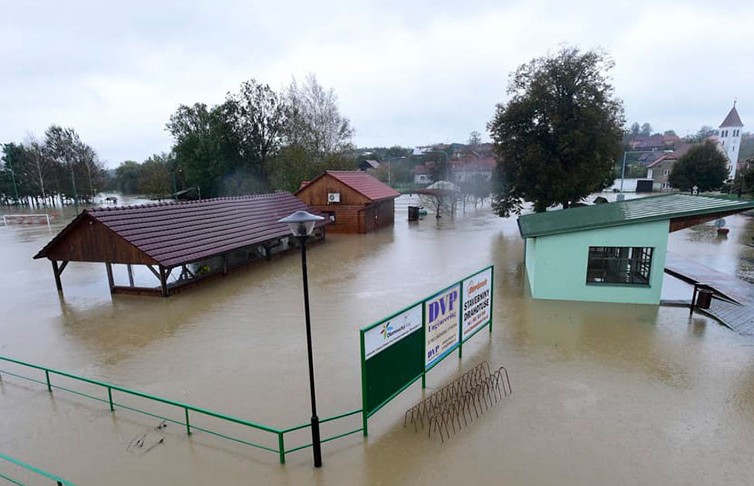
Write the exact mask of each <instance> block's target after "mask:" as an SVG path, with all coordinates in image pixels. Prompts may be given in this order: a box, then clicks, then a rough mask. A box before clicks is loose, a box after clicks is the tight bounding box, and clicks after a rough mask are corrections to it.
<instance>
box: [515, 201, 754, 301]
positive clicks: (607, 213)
mask: <svg viewBox="0 0 754 486" xmlns="http://www.w3.org/2000/svg"><path fill="white" fill-rule="evenodd" d="M752 208H754V201H741V200H733V199H723V198H718V197H710V196H691V195H688V194H668V195H662V196H653V197H646V198H641V199H631V200H628V201H622V202H614V203H608V204H600V205H595V206H586V207H580V208H570V209H563V210H560V211H548V212H544V213H535V214H527V215H524V216H521V217H519V218H518V227H519V231H520V233H521V236H522V237H523V238H524V239H525V240H526V249H525V255H524V263H525V267H526V277H527V281H528V283H529V288H530V290H531V294H532V297H534V298H535V299H553V300H577V301H591V302H623V303H633V304H659V303H660V296H661V294H662V282H663V273H664V269H665V254H666V249H667V245H668V234H669V233H671V232H673V231H678V230H681V229H684V228H689V227H691V226H695V225H698V224H701V223H705V222H707V221H712V220H714V219H717V218H722V217H724V216H728V215H731V214H736V213H740V212H742V211H746V210H749V209H752Z"/></svg>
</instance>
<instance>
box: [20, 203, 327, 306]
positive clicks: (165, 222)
mask: <svg viewBox="0 0 754 486" xmlns="http://www.w3.org/2000/svg"><path fill="white" fill-rule="evenodd" d="M299 210H304V211H312V210H311V209H310V208H309V207H308V206H307V205H306V204H304V203H303V202H301V200H299V199H297V198H296V197H294V196H293V195H292V194H290V193H287V192H285V193H282V192H281V193H275V194H262V195H255V196H244V197H234V198H218V199H208V200H204V201H192V202H180V203H174V202H170V203H156V204H148V205H142V206H126V207H116V208H96V209H87V210H84V211H82V212H81V214H79V215H78V216H77V217H76V218H75V219H74V220H73V221H72V222H71V223H70V224H68V226H66V227H65V228H64V229H63V230H62V231H61V232H60V233H59V234H58V235H57V236H55V237H54V238H53V239H52V240H51V241H50V242H49V243H47V245H46V246H45V247H44V248H42V250H40V251H39V253H37V254H36V255H35V256H34V258H47V259H49V260H50V261H51V262H52V269H53V274H54V276H55V284H56V286H57V288H58V290H59V291H62V290H63V285H62V283H61V279H60V276H61V274H62V273H63V270H65V268H66V266H67V265H68V263H69V262H72V261H73V262H97V263H100V262H101V263H104V264H105V268H106V270H107V278H108V282H109V285H110V293H111V294H116V293H125V294H136V295H161V296H163V297H168V296H169V295H171V293H174V292H175V291H177V290H179V289H183V288H186V287H188V286H193V285H195V284H196V283H197V282H199V281H201V280H205V279H207V278H210V277H216V276H222V275H225V274H227V273H228V271H229V270H232V269H234V268H237V267H240V266H243V265H246V264H248V263H251V262H253V261H257V260H260V259H269V258H270V256H271V255H273V254H275V253H279V252H282V251H285V250H287V249H288V248H289V247H292V246H295V245H296V244H297V241H296V240H295V239H293V238H291V239H289V238H288V237H289V236H290V232H289V229H288V226H287V225H286V224H285V223H279V222H278V220H279V219H281V218H284V217H285V216H288V215H290V214H291V213H293V212H295V211H299ZM315 213H316V212H315ZM326 223H327V221H326V220H325V221H323V222H321V223H318V225H317V227H316V229H315V233H314V236H313V237H314V238H315V239H323V238H324V235H325V231H324V226H325V224H326ZM113 265H125V266H126V269H127V273H128V285H116V283H115V279H114V276H113ZM134 265H143V266H145V267H146V268H148V269H149V270H150V272H151V273H152V274H153V275H154V277H156V279H157V281H158V283H159V285H158V286H155V287H144V286H136V285H135V282H134V275H133V268H132V267H133V266H134Z"/></svg>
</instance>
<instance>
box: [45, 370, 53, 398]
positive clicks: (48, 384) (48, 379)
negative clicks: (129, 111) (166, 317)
mask: <svg viewBox="0 0 754 486" xmlns="http://www.w3.org/2000/svg"><path fill="white" fill-rule="evenodd" d="M45 378H46V379H47V391H48V392H50V393H52V385H51V384H50V372H49V370H45Z"/></svg>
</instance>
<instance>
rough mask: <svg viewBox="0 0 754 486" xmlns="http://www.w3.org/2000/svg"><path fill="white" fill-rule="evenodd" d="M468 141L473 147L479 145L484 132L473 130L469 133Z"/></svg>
mask: <svg viewBox="0 0 754 486" xmlns="http://www.w3.org/2000/svg"><path fill="white" fill-rule="evenodd" d="M466 143H467V145H470V146H471V147H476V146H477V145H479V144H481V143H482V134H481V133H479V132H477V131H476V130H474V131H472V132H471V133H469V140H468V142H466Z"/></svg>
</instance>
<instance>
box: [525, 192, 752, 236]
mask: <svg viewBox="0 0 754 486" xmlns="http://www.w3.org/2000/svg"><path fill="white" fill-rule="evenodd" d="M752 208H754V201H742V200H739V199H725V198H720V197H712V196H691V195H688V194H670V195H662V196H653V197H645V198H640V199H631V200H628V201H622V202H613V203H609V204H600V205H595V206H586V207H581V208H571V209H563V210H560V211H548V212H545V213H534V214H526V215H524V216H520V217H519V218H518V229H519V231H520V233H521V236H522V237H524V238H533V237H537V236H548V235H555V234H561V233H574V232H577V231H587V230H593V229H598V228H608V227H612V226H625V225H629V224H636V223H647V222H651V221H661V220H671V219H677V218H686V217H689V216H703V215H708V214H715V213H735V212H740V211H746V210H747V209H752Z"/></svg>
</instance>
